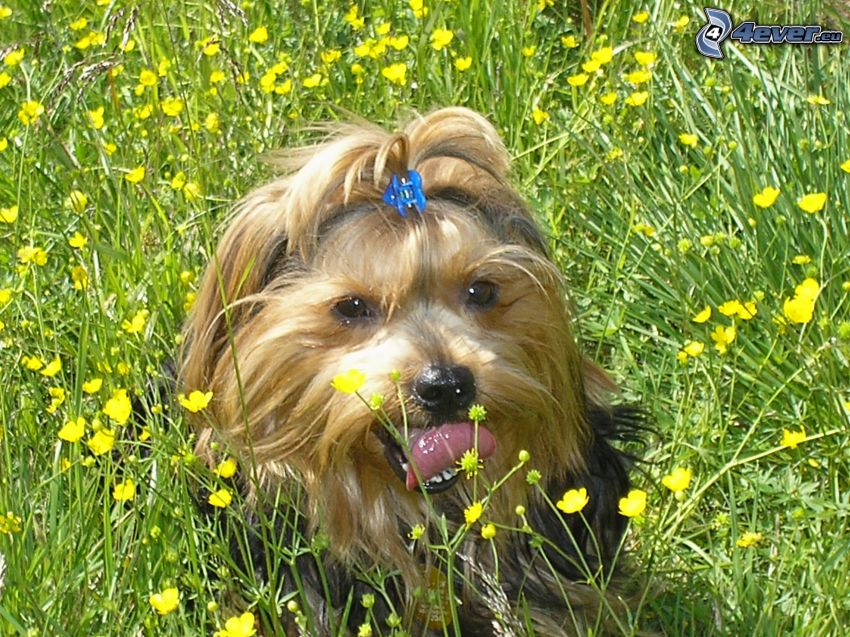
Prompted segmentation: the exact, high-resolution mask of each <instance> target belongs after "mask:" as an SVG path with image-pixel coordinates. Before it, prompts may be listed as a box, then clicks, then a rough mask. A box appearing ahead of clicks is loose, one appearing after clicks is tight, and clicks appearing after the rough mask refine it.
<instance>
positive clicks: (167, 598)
mask: <svg viewBox="0 0 850 637" xmlns="http://www.w3.org/2000/svg"><path fill="white" fill-rule="evenodd" d="M148 602H150V605H151V606H152V607H153V609H154V610H155V611H156V612H157V613H159V614H160V615H167V614H168V613H171V612H173V611H174V610H176V609H177V606H178V605H179V604H180V591H178V590H177V589H176V588H166V589H165V590H164V591H162V592H161V593H154V594H153V595H151V596H150V597H149V598H148Z"/></svg>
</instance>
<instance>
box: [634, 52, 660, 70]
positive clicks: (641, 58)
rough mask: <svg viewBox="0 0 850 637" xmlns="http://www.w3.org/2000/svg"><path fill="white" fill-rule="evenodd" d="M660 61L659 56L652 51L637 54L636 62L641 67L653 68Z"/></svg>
mask: <svg viewBox="0 0 850 637" xmlns="http://www.w3.org/2000/svg"><path fill="white" fill-rule="evenodd" d="M657 59H658V55H656V54H655V53H653V52H652V51H637V52H636V53H635V62H637V63H638V64H640V65H641V66H652V65H653V64H655V61H656V60H657Z"/></svg>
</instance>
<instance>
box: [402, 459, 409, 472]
mask: <svg viewBox="0 0 850 637" xmlns="http://www.w3.org/2000/svg"><path fill="white" fill-rule="evenodd" d="M409 466H410V465H409V464H407V463H406V462H402V463H401V468H402V469H403V470H404V472H405V473H407V469H408V467H409Z"/></svg>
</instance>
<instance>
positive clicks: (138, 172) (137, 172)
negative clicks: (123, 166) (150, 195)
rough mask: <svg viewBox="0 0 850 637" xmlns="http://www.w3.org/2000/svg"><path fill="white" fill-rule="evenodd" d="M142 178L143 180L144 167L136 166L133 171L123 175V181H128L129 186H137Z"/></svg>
mask: <svg viewBox="0 0 850 637" xmlns="http://www.w3.org/2000/svg"><path fill="white" fill-rule="evenodd" d="M144 178H145V167H144V166H137V167H136V168H134V169H133V170H131V171H130V172H128V173H127V174H126V175H124V179H126V180H127V181H129V182H130V183H131V184H137V183H139V182H140V181H142V179H144Z"/></svg>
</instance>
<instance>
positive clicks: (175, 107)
mask: <svg viewBox="0 0 850 637" xmlns="http://www.w3.org/2000/svg"><path fill="white" fill-rule="evenodd" d="M162 112H163V113H165V114H166V115H168V116H169V117H177V116H178V115H180V113H182V112H183V100H181V99H180V98H179V97H169V98H168V99H164V100H162Z"/></svg>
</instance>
